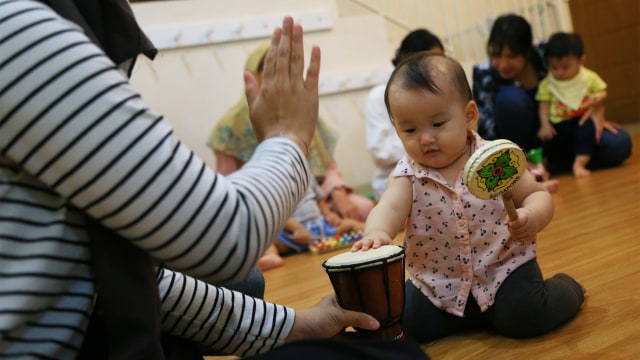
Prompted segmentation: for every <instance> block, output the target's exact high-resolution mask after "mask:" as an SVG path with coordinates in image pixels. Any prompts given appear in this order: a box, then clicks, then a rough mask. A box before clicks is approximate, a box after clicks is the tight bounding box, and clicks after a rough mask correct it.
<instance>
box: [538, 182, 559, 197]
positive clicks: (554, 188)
mask: <svg viewBox="0 0 640 360" xmlns="http://www.w3.org/2000/svg"><path fill="white" fill-rule="evenodd" d="M542 185H544V187H545V188H546V189H547V191H548V192H550V193H551V194H553V193H556V192H558V188H559V187H560V181H558V180H557V179H554V180H547V181H543V182H542Z"/></svg>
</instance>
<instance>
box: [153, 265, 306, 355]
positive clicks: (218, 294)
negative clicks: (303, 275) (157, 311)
mask: <svg viewBox="0 0 640 360" xmlns="http://www.w3.org/2000/svg"><path fill="white" fill-rule="evenodd" d="M158 277H159V279H158V283H159V289H160V298H161V303H162V308H161V310H162V312H161V316H162V326H163V329H164V331H166V332H167V333H170V334H173V335H176V336H180V337H182V338H185V339H189V340H193V341H195V342H197V343H199V344H203V345H204V346H206V347H208V348H210V349H214V350H217V351H220V352H222V353H225V354H233V355H237V356H241V357H244V356H247V355H252V354H256V353H261V352H264V351H268V350H270V349H272V348H273V347H275V346H278V345H281V344H282V343H283V342H284V339H285V338H286V337H287V336H288V335H289V332H290V331H291V328H292V327H293V322H294V320H295V312H294V310H293V309H291V308H288V307H285V306H282V305H277V304H272V303H268V302H266V301H263V300H260V299H256V298H253V297H249V296H246V295H243V294H242V293H240V292H235V291H231V290H228V289H225V288H222V287H215V286H212V285H210V284H207V283H205V282H204V281H200V280H197V279H194V278H192V277H189V276H186V275H184V274H182V273H178V272H173V271H170V270H167V269H161V270H160V272H159V275H158Z"/></svg>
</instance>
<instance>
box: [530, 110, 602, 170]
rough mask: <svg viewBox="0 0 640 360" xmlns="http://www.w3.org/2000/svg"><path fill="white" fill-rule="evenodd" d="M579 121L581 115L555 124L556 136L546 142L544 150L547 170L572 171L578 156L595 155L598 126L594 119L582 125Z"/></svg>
mask: <svg viewBox="0 0 640 360" xmlns="http://www.w3.org/2000/svg"><path fill="white" fill-rule="evenodd" d="M579 123H580V117H575V118H573V119H569V120H565V121H562V122H560V123H558V124H553V128H554V129H555V130H556V136H554V137H553V139H551V140H549V141H546V142H544V146H543V149H544V150H543V152H542V153H543V155H544V156H545V157H546V158H547V170H549V171H551V172H552V173H558V172H570V171H571V169H572V167H573V161H574V159H575V157H576V156H578V155H588V156H591V157H593V156H594V155H595V153H596V149H597V144H596V127H595V125H594V123H593V121H592V120H588V121H586V122H585V123H584V124H582V125H580V124H579ZM590 165H591V164H590Z"/></svg>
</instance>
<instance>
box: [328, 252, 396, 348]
mask: <svg viewBox="0 0 640 360" xmlns="http://www.w3.org/2000/svg"><path fill="white" fill-rule="evenodd" d="M322 266H323V267H324V268H325V270H326V271H327V274H328V276H329V279H330V280H331V284H332V285H333V289H334V290H335V293H336V297H337V299H338V303H339V304H340V306H342V307H343V308H345V309H349V310H355V311H360V312H364V313H367V314H369V315H371V316H373V317H375V318H376V319H377V320H378V322H379V323H380V328H379V329H378V330H375V331H370V330H369V331H368V330H363V329H355V330H356V331H355V332H356V333H357V336H358V337H360V338H368V339H401V338H404V334H403V331H402V326H401V320H402V314H403V312H404V248H403V247H400V246H397V245H384V246H381V247H379V248H377V249H369V250H367V251H362V250H360V251H356V252H351V251H349V252H345V253H342V254H339V255H336V256H333V257H331V258H329V259H328V260H327V261H325V262H324V263H323V264H322Z"/></svg>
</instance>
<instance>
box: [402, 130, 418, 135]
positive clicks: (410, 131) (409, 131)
mask: <svg viewBox="0 0 640 360" xmlns="http://www.w3.org/2000/svg"><path fill="white" fill-rule="evenodd" d="M404 132H406V133H407V134H413V133H414V132H416V129H405V130H404Z"/></svg>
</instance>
